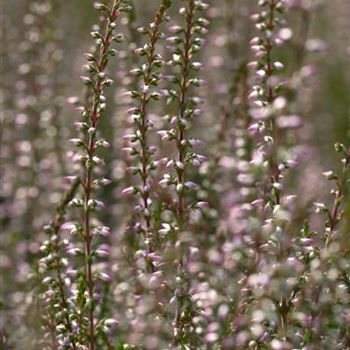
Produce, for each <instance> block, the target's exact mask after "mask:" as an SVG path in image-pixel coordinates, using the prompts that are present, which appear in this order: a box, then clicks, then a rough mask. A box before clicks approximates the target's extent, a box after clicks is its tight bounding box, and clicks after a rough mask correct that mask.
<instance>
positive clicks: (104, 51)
mask: <svg viewBox="0 0 350 350" xmlns="http://www.w3.org/2000/svg"><path fill="white" fill-rule="evenodd" d="M119 3H120V0H115V1H114V3H113V9H112V11H111V13H110V15H109V18H108V21H107V24H106V30H105V34H104V37H103V45H102V48H101V50H100V54H99V61H98V64H97V68H98V72H100V73H102V72H104V70H105V68H106V65H107V62H108V60H107V55H108V51H109V48H110V45H111V42H112V40H111V37H112V32H113V27H112V25H111V24H112V23H113V22H114V21H115V20H116V18H117V17H118V15H119V10H118V4H119ZM93 90H94V94H93V102H92V103H93V105H92V110H91V112H90V122H91V123H90V128H91V129H92V130H93V131H92V132H91V133H89V137H88V147H87V155H88V161H87V165H86V167H85V169H84V180H83V184H84V212H83V228H84V238H85V242H84V245H85V272H86V278H87V285H88V294H89V298H90V300H91V306H90V310H89V316H88V317H89V343H90V350H95V344H96V341H95V325H94V303H93V302H92V301H93V300H94V291H95V281H94V278H93V273H92V256H91V250H92V240H93V236H92V232H91V227H90V208H89V201H90V199H91V194H92V191H93V184H92V182H93V157H94V154H95V151H96V145H95V137H96V126H97V123H98V119H99V111H98V109H99V105H100V97H101V95H102V92H103V85H102V84H101V80H100V79H97V80H96V82H95V85H94V89H93Z"/></svg>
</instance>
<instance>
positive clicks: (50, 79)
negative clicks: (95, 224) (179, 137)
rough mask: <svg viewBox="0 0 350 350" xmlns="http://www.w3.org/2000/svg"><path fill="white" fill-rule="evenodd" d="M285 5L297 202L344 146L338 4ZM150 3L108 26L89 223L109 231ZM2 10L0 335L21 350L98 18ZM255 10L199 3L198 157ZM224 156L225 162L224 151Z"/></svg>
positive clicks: (83, 9) (67, 170)
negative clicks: (115, 27) (112, 44)
mask: <svg viewBox="0 0 350 350" xmlns="http://www.w3.org/2000/svg"><path fill="white" fill-rule="evenodd" d="M181 2H182V1H180V0H174V1H173V4H174V6H173V7H172V9H171V11H170V15H171V18H172V19H171V22H173V21H176V18H177V9H178V8H179V6H180V4H181ZM287 2H288V4H289V6H290V11H289V12H288V14H287V16H286V18H287V24H286V26H288V28H290V29H291V30H292V33H293V36H292V38H291V40H290V41H289V42H288V43H287V45H286V46H285V47H284V48H282V49H280V50H279V51H278V53H277V55H278V56H279V57H280V60H281V61H282V62H284V63H285V64H286V67H287V69H286V72H285V75H286V77H289V78H288V79H290V78H291V77H293V79H295V85H294V87H295V91H294V92H293V93H291V96H290V98H289V101H290V104H291V106H292V107H291V109H292V110H293V111H295V113H298V114H300V115H301V116H302V118H303V127H302V129H301V130H300V134H299V137H300V139H299V142H300V145H301V146H302V152H303V163H302V164H301V171H300V173H299V174H298V175H296V177H295V179H294V180H295V183H296V184H297V186H296V188H297V191H300V192H301V193H303V196H304V199H305V203H307V202H308V201H312V200H313V199H314V197H315V195H318V196H321V197H322V196H323V195H326V193H327V186H326V185H325V182H324V180H323V178H322V176H321V173H322V172H323V171H326V170H329V169H331V168H337V167H338V163H339V162H338V159H336V158H335V156H334V147H333V144H334V143H335V142H344V143H347V144H348V143H349V137H350V135H349V125H350V98H349V97H350V21H349V18H350V3H349V1H348V0H333V1H322V0H294V1H293V0H290V1H287ZM157 5H158V1H157V0H136V1H134V6H135V11H133V12H132V13H131V14H130V15H129V17H128V18H124V19H123V22H122V25H121V27H120V30H121V32H123V33H124V35H125V37H126V39H127V40H126V43H124V44H122V45H121V47H120V48H118V49H119V50H120V55H119V58H118V59H116V60H114V62H113V63H112V64H111V66H110V68H109V72H110V74H111V76H112V77H113V79H114V80H115V84H114V85H113V87H112V88H111V89H110V90H109V92H108V98H109V101H110V103H109V105H108V110H107V112H106V115H108V116H109V117H108V118H107V117H106V118H104V120H103V122H102V123H101V133H102V134H103V135H104V136H105V137H106V139H108V140H109V141H111V143H112V144H113V145H114V147H113V149H112V151H111V152H108V153H106V154H105V157H104V159H105V161H106V173H107V177H110V178H111V179H112V180H113V183H112V184H111V185H110V186H108V188H107V189H106V190H105V192H104V193H103V198H104V200H105V202H106V203H107V206H108V208H109V211H108V213H106V214H102V215H105V217H103V218H101V219H103V220H104V222H106V224H109V225H110V226H112V227H113V228H115V230H116V231H118V230H120V227H122V224H123V223H124V221H125V220H124V219H123V218H124V216H125V215H126V213H127V212H128V207H127V206H126V205H124V204H125V203H121V200H120V199H119V195H120V190H121V189H122V188H123V187H125V182H128V178H127V175H126V174H125V173H124V170H123V169H124V168H123V166H124V161H123V160H122V157H121V155H120V149H121V147H122V146H123V141H122V137H121V136H122V135H123V133H124V132H125V130H126V129H127V128H128V127H130V125H129V124H128V122H127V118H126V114H125V108H126V103H125V101H123V98H122V93H123V92H125V91H126V89H127V88H128V87H130V86H131V85H132V84H133V82H132V80H131V79H130V77H129V75H128V71H129V70H130V69H131V68H134V67H135V65H136V62H135V60H136V58H135V56H134V55H133V54H132V49H134V48H136V47H137V46H139V45H140V44H141V43H142V42H143V40H144V39H143V38H141V37H140V36H139V34H138V32H137V31H136V30H135V29H136V28H137V27H138V26H141V25H144V24H147V23H149V22H151V21H152V18H153V15H154V10H155V8H156V7H157ZM2 7H3V9H2V10H3V13H2V26H3V31H2V35H3V37H2V38H1V42H2V51H1V56H2V57H1V59H2V72H1V85H2V86H1V89H2V101H1V103H2V107H1V108H2V115H1V118H2V120H1V123H2V126H1V131H0V132H1V197H0V201H1V208H2V209H1V257H0V262H1V270H2V282H1V294H2V295H1V297H2V308H3V312H2V318H1V322H2V325H1V329H0V332H2V333H3V334H6V335H7V336H8V337H10V339H12V338H16V344H17V345H16V347H15V348H16V349H24V348H27V349H28V347H27V346H25V344H28V339H31V338H33V334H35V333H33V334H32V333H31V332H35V331H36V330H35V328H36V327H37V326H38V325H37V322H38V321H37V320H35V319H31V318H30V317H31V316H30V315H31V314H27V312H28V305H32V306H33V307H34V305H35V303H36V300H35V298H34V297H33V295H32V294H30V293H28V291H29V290H31V289H32V288H33V284H32V283H28V278H29V277H30V274H31V273H32V271H33V267H34V266H35V259H34V257H35V256H36V254H37V251H38V247H39V243H40V241H42V239H43V238H44V236H43V233H42V232H41V231H42V230H41V228H42V226H43V225H44V224H45V223H46V222H48V221H49V220H50V218H51V216H52V213H53V212H54V208H55V204H57V202H58V201H59V200H60V198H61V195H62V192H63V190H64V188H65V186H66V185H65V183H64V181H63V177H64V176H69V175H74V174H75V173H76V168H75V166H73V165H71V158H72V156H73V155H72V152H71V151H70V145H69V143H68V140H69V138H71V137H74V136H75V135H76V131H75V129H74V122H76V121H78V120H79V114H78V113H76V112H75V110H74V106H72V105H71V102H74V101H76V100H78V99H80V100H83V99H84V94H85V91H84V89H83V88H82V84H81V81H80V79H79V76H80V75H81V74H82V73H83V68H82V66H83V64H84V53H85V52H88V51H89V50H90V47H91V45H92V44H93V41H92V38H91V37H90V35H89V32H90V31H91V29H92V26H93V25H94V24H96V22H97V18H98V17H97V14H96V10H95V9H94V7H93V1H90V0H74V1H60V0H56V1H55V0H51V1H49V0H41V1H39V0H35V1H34V0H4V2H3V6H2ZM255 11H257V7H256V1H253V0H215V1H211V8H210V10H209V19H210V21H211V25H210V30H209V33H208V35H207V44H206V45H205V47H204V50H203V52H202V53H201V55H202V60H203V62H204V63H205V69H204V72H203V75H204V76H205V79H206V80H207V81H208V88H207V89H208V90H207V91H210V94H207V92H203V94H204V95H205V94H207V95H205V96H207V99H206V103H207V104H206V107H205V114H204V116H203V118H202V119H201V120H200V121H199V122H198V123H196V127H195V130H194V134H196V135H198V136H199V137H200V138H202V139H204V140H205V141H206V145H207V146H206V147H205V148H204V152H205V153H206V154H207V155H208V154H209V155H210V154H211V150H212V148H211V147H214V146H213V145H215V143H216V141H215V140H216V139H215V137H216V133H215V132H216V131H215V130H216V129H215V128H216V126H217V125H218V124H219V123H218V121H219V120H220V118H221V116H222V113H223V110H226V109H227V108H228V109H229V113H230V114H232V118H234V117H235V113H239V112H237V111H236V110H235V107H234V106H235V101H233V107H232V109H230V108H231V107H230V106H231V104H230V103H231V102H229V101H228V100H229V97H228V96H229V94H230V88H231V87H232V81H234V77H235V72H237V70H238V69H239V67H241V66H242V64H243V65H244V64H246V62H248V61H249V59H251V54H250V49H249V41H250V39H251V38H252V37H253V36H254V35H255V30H254V27H253V25H252V23H251V20H250V18H249V17H250V15H251V14H253V13H254V12H255ZM304 78H305V79H306V80H307V82H306V83H305V84H304V80H303V79H304ZM301 81H302V82H301ZM72 97H74V98H72ZM67 99H68V103H67ZM213 125H214V126H215V127H214V128H213ZM228 142H230V141H228ZM225 150H226V151H225V152H228V153H227V156H228V157H229V156H230V153H229V152H230V147H227V148H225ZM125 200H126V199H123V201H125ZM34 287H35V286H34ZM26 314H27V315H29V316H28V318H27V320H26V322H23V315H26ZM33 315H35V313H33ZM28 324H32V326H28ZM33 324H36V327H33ZM14 330H16V331H14Z"/></svg>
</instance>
